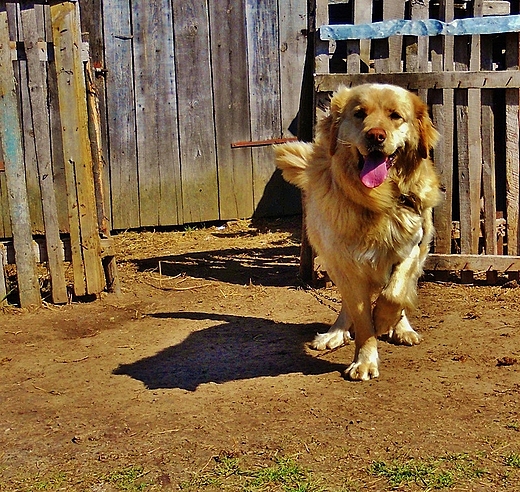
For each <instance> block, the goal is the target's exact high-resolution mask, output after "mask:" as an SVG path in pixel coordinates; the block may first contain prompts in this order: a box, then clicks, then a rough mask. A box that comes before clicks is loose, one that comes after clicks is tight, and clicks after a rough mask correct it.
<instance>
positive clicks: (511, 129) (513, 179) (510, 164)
mask: <svg viewBox="0 0 520 492" xmlns="http://www.w3.org/2000/svg"><path fill="white" fill-rule="evenodd" d="M518 45H519V35H518V34H517V33H514V34H508V35H507V37H506V67H507V70H506V72H509V73H511V72H513V73H518V68H519V56H520V50H519V46H518ZM505 92H506V94H505V98H506V139H505V143H506V219H507V253H508V254H509V255H517V254H519V253H520V239H519V235H520V226H519V221H520V154H519V145H520V131H519V127H518V118H519V108H520V98H519V90H518V89H506V91H505Z"/></svg>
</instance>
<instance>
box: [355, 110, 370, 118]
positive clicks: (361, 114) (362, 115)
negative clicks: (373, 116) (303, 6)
mask: <svg viewBox="0 0 520 492" xmlns="http://www.w3.org/2000/svg"><path fill="white" fill-rule="evenodd" d="M366 115H367V114H366V113H365V110H364V109H358V110H356V112H355V113H354V118H359V119H360V120H364V119H365V118H366Z"/></svg>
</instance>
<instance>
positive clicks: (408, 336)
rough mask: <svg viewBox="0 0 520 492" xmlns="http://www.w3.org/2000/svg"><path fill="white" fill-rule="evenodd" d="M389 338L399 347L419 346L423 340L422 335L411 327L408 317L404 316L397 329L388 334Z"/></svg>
mask: <svg viewBox="0 0 520 492" xmlns="http://www.w3.org/2000/svg"><path fill="white" fill-rule="evenodd" d="M388 338H389V340H390V341H391V342H393V343H397V344H399V345H417V344H419V343H421V340H422V337H421V335H419V333H417V332H416V331H415V330H414V329H413V328H412V327H411V326H410V323H409V322H408V319H407V318H406V316H403V317H402V319H401V320H400V321H399V323H397V325H396V326H395V328H393V329H392V330H390V331H389V332H388Z"/></svg>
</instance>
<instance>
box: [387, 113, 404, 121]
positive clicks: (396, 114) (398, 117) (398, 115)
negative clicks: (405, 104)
mask: <svg viewBox="0 0 520 492" xmlns="http://www.w3.org/2000/svg"><path fill="white" fill-rule="evenodd" d="M390 118H392V119H393V120H402V119H403V117H402V116H401V115H400V114H399V113H398V112H397V111H392V112H391V113H390Z"/></svg>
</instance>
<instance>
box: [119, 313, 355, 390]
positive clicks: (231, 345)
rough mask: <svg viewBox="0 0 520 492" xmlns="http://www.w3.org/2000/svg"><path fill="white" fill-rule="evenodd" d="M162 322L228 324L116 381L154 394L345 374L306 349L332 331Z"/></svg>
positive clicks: (206, 316) (247, 321)
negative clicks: (132, 383)
mask: <svg viewBox="0 0 520 492" xmlns="http://www.w3.org/2000/svg"><path fill="white" fill-rule="evenodd" d="M150 316H153V317H157V318H162V319H187V320H215V321H221V322H222V323H220V324H218V325H216V326H212V327H210V328H207V329H204V330H200V331H195V332H193V333H192V334H190V335H189V336H188V337H187V338H186V339H185V340H184V341H183V342H181V343H179V344H178V345H174V346H172V347H168V348H166V349H164V350H162V351H161V352H159V353H157V354H156V355H153V356H151V357H147V358H145V359H141V360H138V361H136V362H133V363H131V364H124V365H120V366H119V367H118V368H117V369H115V370H114V374H116V375H127V376H130V377H132V378H134V379H136V380H139V381H142V382H143V383H144V385H145V386H146V388H148V389H168V388H181V389H185V390H188V391H195V390H196V389H197V387H198V386H199V385H200V384H204V383H210V382H213V383H225V382H228V381H236V380H241V379H252V378H258V377H265V376H272V377H274V376H279V375H281V374H290V373H302V374H314V375H318V374H326V373H330V372H334V371H339V372H341V371H342V370H344V369H345V366H344V365H342V364H336V363H332V362H329V361H326V360H324V359H320V358H319V353H318V352H316V355H313V354H310V353H307V351H306V349H305V344H306V343H307V342H309V341H310V340H312V338H313V337H314V335H315V334H316V333H317V332H323V331H326V330H327V329H328V326H327V325H323V324H318V323H313V324H306V325H301V324H289V323H276V322H274V321H271V320H267V319H263V318H252V317H241V316H230V315H221V314H214V313H213V314H211V313H198V312H178V313H158V314H152V315H150Z"/></svg>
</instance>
